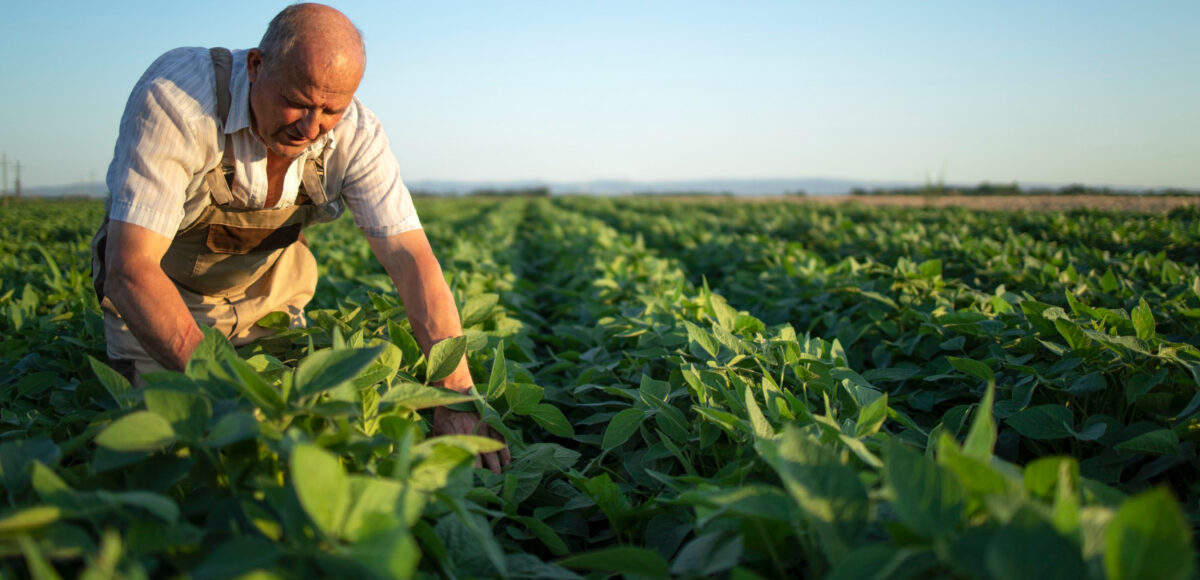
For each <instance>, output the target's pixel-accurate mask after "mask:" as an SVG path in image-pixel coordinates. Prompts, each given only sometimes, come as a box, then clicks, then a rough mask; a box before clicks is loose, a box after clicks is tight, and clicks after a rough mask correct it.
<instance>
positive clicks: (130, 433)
mask: <svg viewBox="0 0 1200 580" xmlns="http://www.w3.org/2000/svg"><path fill="white" fill-rule="evenodd" d="M174 442H175V430H174V429H172V428H171V424H170V423H169V422H167V420H166V419H163V418H162V417H160V416H158V415H155V414H154V413H151V412H150V411H135V412H133V413H130V414H128V415H125V416H124V417H121V418H120V419H117V420H116V421H115V422H113V424H111V425H109V426H108V427H105V428H104V430H103V431H101V432H100V434H99V435H97V436H96V444H97V445H100V446H101V447H105V448H107V449H112V450H113V451H154V450H156V449H161V448H163V447H166V446H167V445H170V444H171V443H174Z"/></svg>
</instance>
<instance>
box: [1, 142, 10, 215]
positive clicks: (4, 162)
mask: <svg viewBox="0 0 1200 580" xmlns="http://www.w3.org/2000/svg"><path fill="white" fill-rule="evenodd" d="M0 173H3V174H4V179H3V180H0V198H3V199H4V207H8V153H3V154H0Z"/></svg>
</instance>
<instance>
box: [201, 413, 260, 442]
mask: <svg viewBox="0 0 1200 580" xmlns="http://www.w3.org/2000/svg"><path fill="white" fill-rule="evenodd" d="M258 433H259V430H258V420H257V419H255V418H254V416H253V415H250V414H249V413H242V412H234V413H229V414H227V415H225V416H224V417H221V418H220V419H219V420H218V421H217V424H216V425H213V428H212V430H210V431H209V432H208V436H207V437H205V439H204V445H205V446H206V447H211V448H213V449H220V448H221V447H225V446H226V445H230V444H233V443H237V442H239V441H245V440H247V439H253V438H255V437H257V436H258Z"/></svg>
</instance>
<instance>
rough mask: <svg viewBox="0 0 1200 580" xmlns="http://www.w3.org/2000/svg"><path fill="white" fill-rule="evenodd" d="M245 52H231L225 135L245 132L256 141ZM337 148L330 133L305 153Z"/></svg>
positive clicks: (331, 132) (310, 146)
mask: <svg viewBox="0 0 1200 580" xmlns="http://www.w3.org/2000/svg"><path fill="white" fill-rule="evenodd" d="M246 52H248V51H246V50H235V51H233V67H232V70H231V71H230V79H229V93H230V97H231V98H230V101H229V116H228V117H227V118H226V119H225V121H226V122H225V133H226V134H233V133H237V132H238V131H242V130H245V131H247V132H248V133H250V137H251V138H252V139H256V140H257V139H258V137H257V136H255V135H254V134H253V133H254V132H253V131H252V130H250V76H249V75H248V74H247V72H246ZM322 148H325V149H329V150H333V149H336V148H337V142H336V141H335V140H334V138H333V131H330V132H328V133H326V134H324V135H322V136H321V138H320V139H317V140H316V141H315V142H314V143H313V144H312V145H309V146H308V148H307V149H305V151H306V152H308V151H313V150H318V151H319V150H321V149H322Z"/></svg>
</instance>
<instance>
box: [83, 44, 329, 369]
mask: <svg viewBox="0 0 1200 580" xmlns="http://www.w3.org/2000/svg"><path fill="white" fill-rule="evenodd" d="M210 53H211V55H212V58H213V68H214V70H215V72H216V79H217V83H216V85H217V110H218V115H219V116H218V118H219V119H221V121H222V122H221V123H218V131H221V130H222V129H221V127H222V126H223V125H224V120H225V118H226V116H227V115H228V112H229V99H230V97H229V77H230V69H231V63H232V58H231V55H230V53H229V51H228V50H226V49H223V48H214V49H212V50H211V51H210ZM232 153H233V147H232V142H231V140H230V138H229V137H228V136H226V140H225V153H224V157H223V159H222V162H221V163H220V164H219V165H218V167H217V168H214V169H213V170H212V171H210V172H209V173H208V174H207V175H205V177H204V180H203V183H202V185H201V193H202V194H207V195H208V196H209V198H210V200H211V204H210V205H209V206H208V207H206V208H205V209H204V210H203V212H202V213H201V214H200V217H199V218H197V219H196V221H195V222H193V223H192V224H191V225H189V226H187V227H186V228H184V229H183V230H180V231H179V233H177V234H176V235H175V238H174V239H173V240H172V242H171V246H170V248H169V249H168V250H167V253H166V255H165V256H163V259H162V269H163V271H164V272H165V273H166V274H167V276H168V277H169V278H170V279H171V280H172V281H173V282H174V283H175V287H176V288H177V289H178V290H179V294H180V296H182V297H183V301H184V303H185V304H186V305H187V307H188V309H189V310H190V311H191V314H192V317H193V318H195V319H196V322H197V323H200V324H205V325H208V326H211V327H213V328H216V329H217V330H219V331H220V332H222V333H224V334H225V335H226V336H227V337H229V339H230V341H231V342H233V344H234V345H238V346H240V345H243V344H246V343H249V342H251V341H253V340H255V339H257V338H260V337H262V336H265V335H267V334H270V331H269V330H268V329H266V328H263V327H260V326H256V325H255V323H256V322H258V321H259V320H261V319H262V318H263V317H264V316H266V315H267V314H270V313H272V312H279V311H282V312H286V313H287V314H288V315H289V316H290V317H291V320H292V326H293V327H295V326H303V325H304V306H305V304H308V301H309V300H311V299H312V297H313V292H314V290H315V289H316V286H317V264H316V260H315V259H314V258H313V255H312V253H311V252H309V250H308V245H307V244H306V242H305V240H304V236H303V234H302V233H301V231H302V230H303V229H304V228H305V227H307V226H308V225H310V224H312V223H315V222H318V221H326V220H328V219H330V217H331V216H332V215H336V214H332V213H331V211H330V208H329V207H328V205H327V204H328V201H329V200H328V198H327V196H326V193H325V187H324V171H323V167H322V162H321V161H320V160H319V159H320V157H321V156H316V157H315V158H309V160H308V163H307V164H306V165H305V167H304V177H303V180H302V183H301V186H300V190H299V193H298V194H297V196H296V204H295V205H293V206H291V207H287V208H282V209H251V208H248V207H246V205H247V204H246V200H245V199H240V198H239V197H238V196H237V195H235V194H234V188H232V181H233V178H234V168H233V156H232ZM107 233H108V219H107V218H105V221H104V224H102V225H101V226H100V231H98V232H97V233H96V236H95V237H94V238H93V240H92V280H93V283H94V284H95V289H96V295H97V297H98V298H99V299H100V307H101V309H102V310H103V311H104V338H105V340H106V341H107V343H108V358H109V363H110V364H111V365H112V366H113V368H115V369H116V370H118V371H120V372H121V373H122V374H124V375H126V377H128V378H130V379H131V380H133V379H134V373H135V372H136V374H138V375H140V374H143V373H146V372H150V371H155V370H162V367H161V366H160V365H159V364H158V363H157V362H156V361H154V360H153V359H151V358H150V356H149V355H148V354H147V353H146V351H145V349H143V348H142V345H141V344H140V343H138V341H137V339H136V338H134V336H133V334H132V333H131V332H130V331H129V327H128V326H126V325H125V321H124V320H122V318H121V314H120V313H119V312H117V309H116V308H115V306H114V305H113V303H112V301H110V300H109V299H108V298H107V297H105V296H104V291H103V290H104V278H105V273H106V269H105V265H104V258H105V248H106V241H107Z"/></svg>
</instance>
